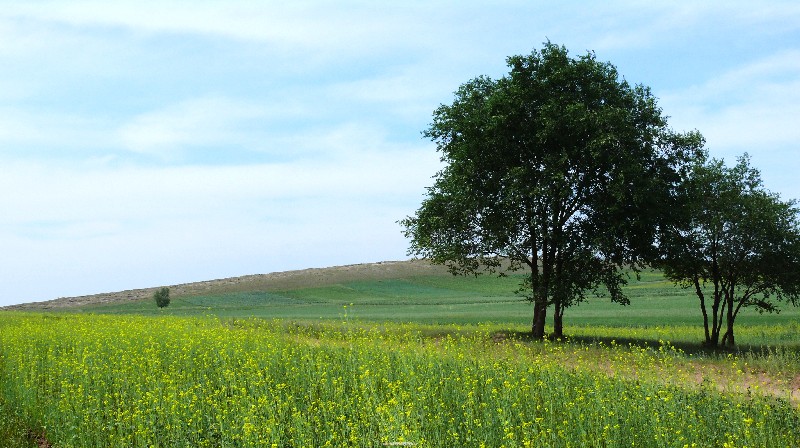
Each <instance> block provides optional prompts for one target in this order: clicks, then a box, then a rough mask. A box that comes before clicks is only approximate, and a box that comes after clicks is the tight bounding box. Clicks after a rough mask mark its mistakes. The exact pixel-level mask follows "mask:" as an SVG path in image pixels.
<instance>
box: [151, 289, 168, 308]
mask: <svg viewBox="0 0 800 448" xmlns="http://www.w3.org/2000/svg"><path fill="white" fill-rule="evenodd" d="M153 300H155V301H156V305H158V307H159V308H164V307H167V306H169V288H167V287H166V286H165V287H163V288H159V289H158V290H157V291H156V292H154V293H153Z"/></svg>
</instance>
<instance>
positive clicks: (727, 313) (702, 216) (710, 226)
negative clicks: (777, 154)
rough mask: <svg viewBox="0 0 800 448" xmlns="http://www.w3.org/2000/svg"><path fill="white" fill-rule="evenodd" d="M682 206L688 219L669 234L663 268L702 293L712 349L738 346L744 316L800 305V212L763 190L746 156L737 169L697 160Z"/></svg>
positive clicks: (679, 203) (707, 339)
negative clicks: (748, 310)
mask: <svg viewBox="0 0 800 448" xmlns="http://www.w3.org/2000/svg"><path fill="white" fill-rule="evenodd" d="M676 205H677V207H676V208H675V209H674V210H673V211H674V212H675V213H674V214H675V215H676V216H677V217H679V218H682V219H681V222H680V223H679V224H678V225H675V226H671V227H667V228H665V229H666V230H667V232H666V234H665V235H664V236H663V237H662V239H661V241H660V246H661V249H662V251H663V259H662V261H661V267H662V268H663V269H664V273H665V274H666V276H667V277H668V278H670V279H672V280H674V281H675V282H677V283H679V284H682V285H683V286H684V287H687V288H692V289H694V291H695V292H696V294H697V297H698V300H699V305H700V311H701V312H702V314H703V324H704V327H705V342H706V344H708V345H710V346H718V345H719V344H720V343H722V344H723V345H728V346H732V345H734V344H735V338H734V332H733V329H734V322H735V320H736V317H737V316H738V315H739V312H740V311H741V310H742V309H743V308H748V307H752V308H755V309H757V310H758V311H759V312H765V311H766V312H773V311H776V310H777V309H778V308H777V302H778V301H782V300H785V301H788V302H790V303H792V304H795V305H797V304H798V302H800V226H798V209H797V208H796V207H795V203H794V202H784V201H781V200H780V198H779V196H778V195H776V194H773V193H771V192H769V191H768V190H767V189H765V188H764V185H763V182H762V180H761V176H760V174H759V172H758V170H756V169H755V168H752V167H751V166H750V162H749V158H748V156H747V155H746V154H745V155H744V156H742V157H741V158H739V160H738V163H737V164H736V165H735V166H733V167H727V166H725V164H724V163H723V161H722V160H714V159H712V160H710V161H704V160H700V159H698V162H697V164H696V165H695V166H694V168H693V170H692V171H691V173H690V175H689V176H688V178H687V179H686V180H685V182H684V183H682V186H681V188H680V190H679V199H678V201H677V204H676ZM675 223H676V222H673V224H675ZM723 330H724V332H723Z"/></svg>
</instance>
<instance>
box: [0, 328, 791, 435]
mask: <svg viewBox="0 0 800 448" xmlns="http://www.w3.org/2000/svg"><path fill="white" fill-rule="evenodd" d="M434 332H438V333H435V334H432V333H434ZM497 336H498V334H497V332H496V329H492V328H487V327H468V328H464V327H449V328H445V329H442V328H438V327H437V329H435V330H434V329H433V327H422V326H419V325H401V324H382V325H360V324H353V323H350V324H347V323H339V324H335V323H328V324H316V325H299V324H291V323H287V322H285V321H264V320H246V319H237V320H220V319H218V318H176V317H161V318H144V317H135V316H127V317H118V316H90V315H44V314H43V315H37V314H12V313H8V314H4V315H0V396H2V397H3V399H4V400H5V401H6V402H7V403H14V406H15V409H16V410H17V412H18V414H19V415H20V419H21V421H24V422H25V424H26V425H27V426H29V427H31V428H34V429H35V428H42V429H43V430H44V432H45V434H46V436H47V438H48V440H50V441H51V442H53V443H54V444H55V445H56V446H59V447H96V446H104V447H150V446H157V447H169V446H201V447H202V446H209V447H211V446H214V447H217V446H230V447H233V446H242V447H245V446H247V447H249V446H266V447H273V446H275V447H284V446H358V447H373V446H382V445H383V444H390V443H399V442H410V443H413V444H414V446H442V447H452V446H467V447H472V446H474V447H480V446H492V447H501V446H505V447H526V446H556V447H567V446H597V447H601V446H655V447H660V446H663V447H672V446H678V447H683V446H776V447H785V446H798V445H800V414H799V413H798V410H797V408H796V407H794V406H793V405H792V404H791V403H790V402H789V401H787V400H783V399H780V398H774V397H771V396H762V395H760V394H751V395H750V396H747V395H745V394H741V393H738V392H736V391H728V390H721V389H720V388H719V387H717V385H716V384H714V382H713V381H708V382H701V383H699V384H696V385H693V386H691V387H685V386H681V384H682V383H681V380H682V378H683V376H682V374H681V373H679V372H676V370H678V368H677V367H676V366H679V365H680V363H681V362H683V361H682V359H683V358H682V357H683V354H682V353H681V351H680V350H678V349H675V348H674V347H670V346H669V345H667V344H664V345H661V346H659V347H658V348H656V347H653V348H642V347H633V346H621V345H618V344H616V343H614V344H605V343H603V344H602V346H601V345H600V344H589V343H586V344H563V343H552V342H541V343H538V342H537V343H528V342H525V341H522V340H518V339H516V338H515V337H513V336H511V337H509V338H505V339H504V338H498V337H497ZM731 362H732V363H736V362H740V360H739V359H738V358H736V357H735V356H731ZM670 378H672V379H674V381H672V380H670Z"/></svg>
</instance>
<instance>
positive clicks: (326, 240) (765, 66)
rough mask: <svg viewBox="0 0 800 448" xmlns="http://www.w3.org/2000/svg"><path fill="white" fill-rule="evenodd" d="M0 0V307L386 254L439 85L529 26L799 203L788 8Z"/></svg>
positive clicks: (424, 166)
mask: <svg viewBox="0 0 800 448" xmlns="http://www.w3.org/2000/svg"><path fill="white" fill-rule="evenodd" d="M487 3H488V2H469V1H447V2H437V1H418V2H417V1H407V2H385V3H383V2H368V1H363V2H359V1H336V2H334V1H293V2H277V1H275V2H271V1H263V2H255V1H252V2H245V1H226V2H210V1H193V2H185V1H184V2H174V1H173V2H170V1H164V0H161V1H157V2H146V1H136V2H125V1H117V2H107V1H80V0H78V1H69V2H67V1H61V2H48V1H36V2H22V1H20V2H4V4H3V8H0V67H2V69H0V167H2V171H1V172H0V210H2V212H0V305H5V304H11V303H21V302H29V301H35V300H46V299H52V298H57V297H65V296H73V295H81V294H91V293H99V292H107V291H118V290H124V289H132V288H139V287H149V286H160V285H170V284H177V283H183V282H191V281H198V280H207V279H213V278H223V277H230V276H236V275H245V274H253V273H265V272H273V271H283V270H291V269H301V268H308V267H324V266H331V265H341V264H350V263H362V262H375V261H383V260H397V259H405V258H407V257H406V249H407V241H406V240H405V239H404V238H403V236H402V234H401V229H400V227H399V226H398V225H397V224H396V221H397V220H399V219H401V218H403V217H405V216H406V215H409V214H411V213H413V212H414V210H415V209H416V208H417V207H418V205H419V203H420V201H421V199H422V197H423V195H424V192H425V187H426V186H428V185H430V184H431V176H433V175H434V174H435V172H436V171H437V170H438V169H439V168H440V165H439V161H438V155H437V153H436V152H435V149H434V146H433V144H432V143H431V142H429V141H426V140H424V139H422V137H421V135H420V132H421V131H422V130H423V129H424V128H425V127H426V125H427V124H428V123H429V122H430V119H431V112H432V111H433V110H434V109H435V108H436V107H437V106H438V105H439V104H442V103H450V102H451V100H452V92H453V91H455V90H456V89H457V88H458V86H459V85H460V84H461V83H464V82H466V81H468V80H469V79H471V78H473V77H475V76H478V75H489V76H492V77H499V76H502V75H503V74H504V73H507V67H506V66H505V58H506V57H507V56H509V55H512V54H527V53H529V52H530V51H531V50H532V49H534V48H536V49H538V48H541V46H542V42H544V41H545V40H547V39H549V40H551V41H552V42H554V43H557V44H563V45H566V46H567V48H569V49H570V51H571V52H573V54H580V53H584V52H585V51H587V50H594V51H595V52H596V55H597V57H598V59H600V60H603V61H610V62H611V63H613V64H614V65H616V66H617V68H618V69H619V71H620V73H621V74H622V75H623V76H624V77H625V78H626V79H627V80H628V81H630V82H632V83H642V84H645V85H648V86H650V87H651V88H652V90H653V93H654V94H655V95H656V96H657V97H658V98H659V104H660V106H661V107H662V108H663V110H664V113H665V114H666V115H669V116H670V117H671V119H670V123H671V125H672V126H673V128H675V129H676V130H691V129H698V130H699V131H700V132H701V133H703V134H704V135H705V137H706V139H707V146H708V148H709V150H710V152H711V154H712V155H713V156H715V157H721V158H725V159H726V160H727V161H729V162H732V161H733V160H734V159H735V157H737V156H739V155H740V154H742V153H743V152H745V151H747V152H749V153H750V155H751V156H752V161H753V164H754V165H755V166H756V167H758V168H759V169H760V170H761V172H762V177H763V178H764V181H765V183H766V186H767V187H768V188H769V189H770V190H772V191H775V192H778V193H780V194H781V195H782V197H783V198H784V199H791V198H800V186H798V185H800V184H798V182H797V176H798V174H797V173H798V172H799V171H800V152H799V151H800V143H798V142H800V4H798V3H797V2H794V1H786V2H753V1H724V2H723V1H708V2H688V1H687V2H672V1H663V2H658V1H619V2H602V3H601V2H552V1H551V2H539V1H498V2H492V3H491V4H490V5H489V4H487Z"/></svg>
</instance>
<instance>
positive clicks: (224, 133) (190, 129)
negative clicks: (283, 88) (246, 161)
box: [119, 97, 265, 156]
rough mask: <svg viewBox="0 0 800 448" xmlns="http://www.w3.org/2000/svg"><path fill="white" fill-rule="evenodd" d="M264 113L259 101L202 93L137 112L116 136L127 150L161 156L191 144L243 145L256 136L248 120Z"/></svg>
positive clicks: (259, 117)
mask: <svg viewBox="0 0 800 448" xmlns="http://www.w3.org/2000/svg"><path fill="white" fill-rule="evenodd" d="M264 117H265V111H264V109H263V108H262V107H261V106H259V105H256V104H252V103H248V102H244V101H237V100H232V99H229V98H224V97H205V98H198V99H192V100H187V101H184V102H181V103H179V104H173V105H169V106H166V107H164V108H162V109H159V110H156V111H151V112H147V113H144V114H140V115H137V116H135V117H134V118H133V119H131V120H130V122H129V123H127V124H125V125H123V126H122V127H121V128H120V130H119V136H120V139H121V141H122V144H123V145H124V147H126V148H128V149H129V150H132V151H135V152H141V153H148V154H156V155H162V156H163V155H167V154H168V153H170V152H177V151H180V150H182V149H186V148H187V147H192V146H220V145H247V144H250V143H251V142H252V140H253V139H254V138H256V137H257V136H255V135H252V132H250V133H248V132H247V131H249V130H251V129H247V127H248V123H249V122H252V121H253V120H257V119H263V118H264ZM250 127H252V126H250Z"/></svg>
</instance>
